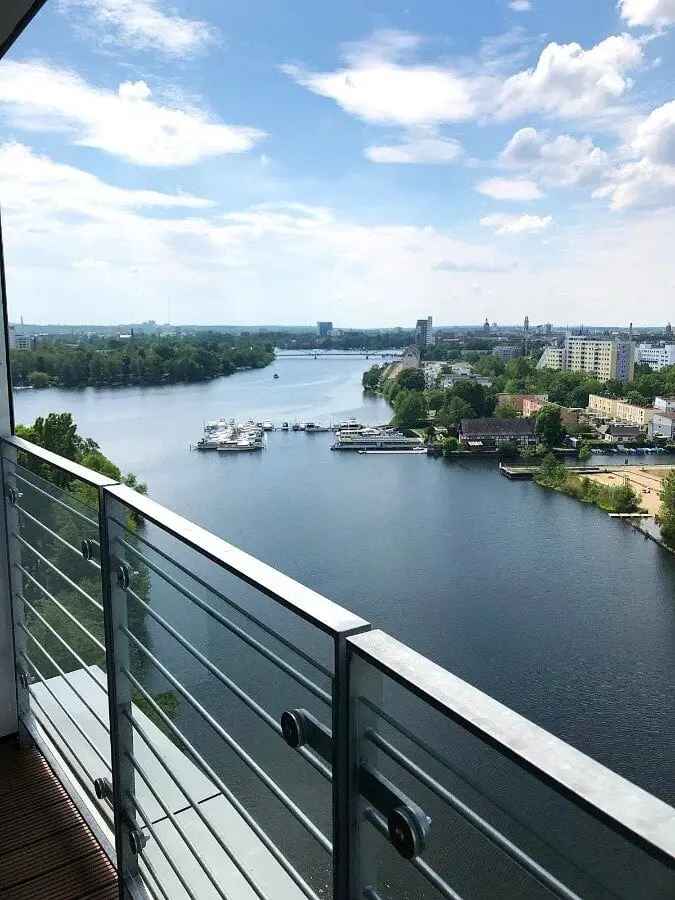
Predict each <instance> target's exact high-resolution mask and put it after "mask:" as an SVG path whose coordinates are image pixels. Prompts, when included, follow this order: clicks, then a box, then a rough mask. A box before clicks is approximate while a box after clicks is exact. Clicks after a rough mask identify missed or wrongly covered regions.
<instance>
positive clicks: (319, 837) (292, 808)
mask: <svg viewBox="0 0 675 900" xmlns="http://www.w3.org/2000/svg"><path fill="white" fill-rule="evenodd" d="M122 631H123V632H124V633H125V634H126V635H127V637H129V638H130V640H131V641H132V642H133V643H134V644H135V646H136V647H138V649H139V650H140V651H141V653H142V654H143V655H144V656H145V657H146V659H149V660H150V662H151V663H152V664H153V665H154V666H155V668H156V669H157V670H158V671H159V672H161V673H162V675H163V676H164V677H165V678H166V680H167V681H168V682H169V683H170V684H172V685H173V686H174V687H175V688H176V690H177V691H178V692H179V693H180V694H181V696H182V697H184V698H185V699H186V700H187V702H188V703H189V704H190V706H192V708H193V709H194V710H195V711H196V712H198V713H199V715H200V716H201V717H202V718H203V719H204V720H205V721H206V722H207V723H208V724H209V725H210V726H211V728H213V730H214V731H215V732H216V734H217V735H218V736H219V737H220V738H222V739H223V740H224V741H225V743H226V744H227V745H228V747H230V749H231V750H233V751H234V752H235V753H236V754H237V756H238V757H239V759H241V761H242V762H243V763H245V765H247V766H248V768H249V769H250V770H251V771H252V772H253V773H254V775H257V777H258V778H259V779H260V780H261V781H262V783H263V784H264V785H265V787H267V788H268V790H269V791H270V792H271V793H272V794H273V795H274V796H275V797H276V798H277V799H278V800H279V801H280V802H281V803H283V805H284V806H285V807H286V809H287V810H288V811H289V812H290V813H291V815H293V816H294V817H295V818H296V819H297V820H298V822H300V824H301V825H302V826H303V827H304V828H305V829H306V830H307V831H308V833H309V834H311V835H312V837H313V838H314V839H315V840H316V841H317V843H318V844H320V845H321V846H322V847H323V849H324V850H325V851H326V852H327V853H332V852H333V846H332V844H331V842H330V841H329V840H328V838H327V837H326V835H325V834H324V833H323V832H322V831H321V830H320V829H319V828H317V826H316V825H315V824H314V822H312V820H311V819H310V818H308V816H306V815H305V813H304V812H303V811H302V810H301V809H300V807H299V806H297V804H296V803H295V802H294V801H293V800H291V798H290V797H289V796H288V795H287V794H286V792H285V791H284V790H283V789H282V788H281V787H279V785H278V784H277V783H276V781H274V779H273V778H271V777H270V776H269V775H268V774H267V772H265V770H264V769H263V768H262V767H261V766H259V765H258V763H257V762H256V761H255V760H254V759H253V757H252V756H250V754H248V753H247V752H246V750H244V748H243V747H242V746H241V745H240V744H239V743H238V742H237V741H236V740H235V739H234V738H233V737H232V736H231V735H230V734H229V733H228V732H227V731H225V729H224V728H223V727H222V725H220V724H219V723H218V722H216V720H215V719H214V718H213V716H212V715H211V713H209V712H208V710H206V709H205V708H204V707H203V706H202V704H201V703H200V702H199V701H198V700H196V699H195V698H194V697H193V696H192V694H191V693H190V692H189V691H188V690H187V688H186V687H184V685H182V684H181V682H180V681H178V679H177V678H176V677H175V676H174V675H172V674H171V672H169V670H168V669H167V668H166V667H165V666H164V665H162V663H161V662H160V661H159V660H158V659H157V657H156V656H155V655H154V654H153V653H151V652H150V651H149V650H148V648H147V647H145V646H144V645H143V644H142V643H141V641H139V640H138V638H137V637H136V635H135V634H133V633H132V632H131V631H129V629H128V628H122Z"/></svg>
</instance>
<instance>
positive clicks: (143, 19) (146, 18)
mask: <svg viewBox="0 0 675 900" xmlns="http://www.w3.org/2000/svg"><path fill="white" fill-rule="evenodd" d="M160 6H161V4H160V3H159V2H157V0H60V3H59V8H60V9H61V11H62V12H63V13H65V14H66V15H68V16H70V17H71V20H72V21H78V22H79V20H80V19H81V11H82V10H87V11H88V12H90V13H91V16H92V18H93V28H92V29H91V30H90V31H89V32H88V36H89V37H91V36H94V37H96V38H98V40H100V41H102V42H103V43H104V44H113V43H115V44H119V43H123V44H125V45H126V46H127V47H131V48H133V49H136V50H147V49H151V50H159V51H161V52H163V53H166V54H168V55H170V56H180V57H185V56H188V55H190V54H193V53H197V52H199V51H200V50H203V49H204V48H205V47H206V46H208V45H209V44H211V43H213V42H214V40H215V37H216V31H215V29H214V28H213V27H212V26H211V25H209V24H208V23H207V22H200V21H199V20H197V19H184V18H181V17H180V16H177V15H169V14H167V13H166V12H165V11H163V10H162V9H161V8H160Z"/></svg>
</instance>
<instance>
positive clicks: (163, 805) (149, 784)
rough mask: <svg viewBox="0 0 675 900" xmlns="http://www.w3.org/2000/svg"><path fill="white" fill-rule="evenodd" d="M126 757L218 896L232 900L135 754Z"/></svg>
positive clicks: (223, 899)
mask: <svg viewBox="0 0 675 900" xmlns="http://www.w3.org/2000/svg"><path fill="white" fill-rule="evenodd" d="M130 718H131V717H130ZM125 755H126V757H127V759H128V760H129V762H130V763H131V765H132V766H133V767H134V770H135V771H136V772H137V773H138V774H139V775H140V776H141V780H142V781H143V783H144V784H145V786H146V787H147V789H148V790H149V791H150V793H151V794H152V796H153V797H154V798H155V801H156V802H157V803H158V804H159V805H160V806H161V808H162V811H163V812H164V815H165V816H167V818H168V819H169V821H170V822H171V824H172V825H173V827H174V828H175V829H176V831H177V832H178V834H179V835H180V837H181V840H182V841H183V843H184V844H185V846H186V847H187V848H188V850H189V851H190V853H192V855H193V856H194V858H195V859H196V860H197V863H198V864H199V866H200V868H201V869H202V871H203V872H204V874H205V875H206V877H207V878H208V879H209V881H210V882H211V884H212V885H213V887H214V889H215V891H216V893H217V894H218V896H219V897H222V900H230V898H229V897H228V895H227V894H226V893H225V891H224V890H223V889H222V888H221V887H220V885H219V884H218V882H217V881H216V879H215V878H214V876H213V875H212V874H211V872H209V869H208V867H207V865H206V863H205V862H204V860H203V859H202V858H201V855H200V853H199V851H198V850H197V848H196V847H195V845H194V844H193V842H192V841H191V840H190V838H189V837H188V836H187V834H186V833H185V831H184V830H183V829H182V828H181V826H180V825H179V824H178V820H177V819H176V817H175V815H174V814H173V813H172V812H171V810H170V809H169V807H168V806H167V805H166V803H165V802H164V801H163V800H162V798H161V797H160V796H159V794H158V793H157V791H156V790H155V789H154V787H153V786H152V782H151V781H150V779H149V778H148V776H147V774H146V772H145V771H144V769H143V766H142V765H141V764H140V763H139V762H138V760H137V759H136V758H135V757H134V755H133V753H129V752H128V751H125Z"/></svg>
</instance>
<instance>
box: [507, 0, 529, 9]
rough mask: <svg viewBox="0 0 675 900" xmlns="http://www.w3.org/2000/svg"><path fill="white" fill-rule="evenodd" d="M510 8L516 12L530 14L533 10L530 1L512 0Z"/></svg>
mask: <svg viewBox="0 0 675 900" xmlns="http://www.w3.org/2000/svg"><path fill="white" fill-rule="evenodd" d="M509 8H510V9H512V10H513V11H514V12H529V11H530V10H531V9H532V4H531V3H530V0H511V2H510V3H509Z"/></svg>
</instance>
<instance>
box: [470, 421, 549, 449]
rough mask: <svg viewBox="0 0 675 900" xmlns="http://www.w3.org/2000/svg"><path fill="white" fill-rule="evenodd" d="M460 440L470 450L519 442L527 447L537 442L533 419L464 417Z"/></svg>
mask: <svg viewBox="0 0 675 900" xmlns="http://www.w3.org/2000/svg"><path fill="white" fill-rule="evenodd" d="M459 439H460V442H461V443H462V444H463V445H464V446H465V447H467V448H468V449H470V450H480V449H483V448H485V449H489V448H492V447H500V446H502V445H503V444H517V445H518V446H519V447H527V446H529V445H531V444H536V443H537V435H536V432H535V422H534V420H533V419H494V418H493V419H462V421H461V423H460V428H459Z"/></svg>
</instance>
